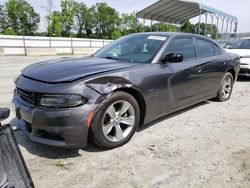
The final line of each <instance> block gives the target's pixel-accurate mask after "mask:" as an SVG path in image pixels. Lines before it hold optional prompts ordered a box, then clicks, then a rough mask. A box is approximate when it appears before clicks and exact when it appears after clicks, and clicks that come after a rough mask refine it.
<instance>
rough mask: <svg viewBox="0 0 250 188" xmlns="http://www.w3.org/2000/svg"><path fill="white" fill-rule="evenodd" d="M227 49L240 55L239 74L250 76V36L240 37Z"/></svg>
mask: <svg viewBox="0 0 250 188" xmlns="http://www.w3.org/2000/svg"><path fill="white" fill-rule="evenodd" d="M227 50H228V51H230V52H234V53H236V54H238V55H239V56H240V73H239V76H246V77H250V37H248V38H243V39H240V40H239V41H237V42H236V43H234V44H233V45H232V46H230V48H229V49H227Z"/></svg>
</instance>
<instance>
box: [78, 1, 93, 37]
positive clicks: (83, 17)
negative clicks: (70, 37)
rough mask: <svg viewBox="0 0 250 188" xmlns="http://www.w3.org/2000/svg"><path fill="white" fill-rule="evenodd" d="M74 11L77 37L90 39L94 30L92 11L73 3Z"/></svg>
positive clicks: (81, 4)
mask: <svg viewBox="0 0 250 188" xmlns="http://www.w3.org/2000/svg"><path fill="white" fill-rule="evenodd" d="M75 10H76V14H75V20H76V25H75V29H76V31H77V36H78V37H85V36H87V37H90V35H91V34H92V29H93V28H94V24H93V15H92V9H90V8H88V7H87V6H86V5H85V4H84V3H77V2H75Z"/></svg>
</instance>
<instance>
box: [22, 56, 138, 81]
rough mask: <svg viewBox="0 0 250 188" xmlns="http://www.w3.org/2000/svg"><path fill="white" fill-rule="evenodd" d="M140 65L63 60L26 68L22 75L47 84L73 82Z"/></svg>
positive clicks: (91, 59) (101, 59)
mask: <svg viewBox="0 0 250 188" xmlns="http://www.w3.org/2000/svg"><path fill="white" fill-rule="evenodd" d="M138 65H140V63H133V62H125V61H118V60H112V59H105V58H97V57H90V58H62V59H56V60H49V61H44V62H40V63H36V64H33V65H30V66H28V67H26V68H25V69H24V70H23V71H22V75H23V76H25V77H27V78H30V79H34V80H38V81H42V82H47V83H60V82H72V81H75V80H78V79H81V78H84V77H88V76H92V75H95V74H100V73H105V72H109V71H115V70H120V69H125V68H129V67H134V66H138Z"/></svg>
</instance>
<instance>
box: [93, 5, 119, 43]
mask: <svg viewBox="0 0 250 188" xmlns="http://www.w3.org/2000/svg"><path fill="white" fill-rule="evenodd" d="M92 10H93V15H94V23H95V31H96V35H97V37H98V38H110V39H111V38H112V33H113V32H114V31H115V30H116V28H118V27H119V26H120V21H121V19H120V17H119V14H118V12H117V11H116V10H115V9H114V8H111V7H110V6H108V5H107V3H96V4H95V5H94V6H93V7H92ZM116 32H117V30H116Z"/></svg>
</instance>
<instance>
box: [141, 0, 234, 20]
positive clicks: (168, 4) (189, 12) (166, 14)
mask: <svg viewBox="0 0 250 188" xmlns="http://www.w3.org/2000/svg"><path fill="white" fill-rule="evenodd" d="M207 12H208V13H213V14H216V15H218V16H221V17H226V18H227V19H229V20H231V21H233V22H237V17H235V16H233V15H230V14H228V13H225V12H223V11H220V10H218V9H215V8H212V7H209V6H206V5H203V4H201V3H197V2H192V1H186V0H160V1H157V2H156V3H154V4H152V5H150V6H149V7H147V8H145V9H143V10H141V11H140V12H138V13H137V15H136V16H137V18H143V19H149V20H155V21H163V22H168V23H180V22H183V21H185V20H189V19H191V18H194V17H196V16H198V15H200V14H204V13H207Z"/></svg>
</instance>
